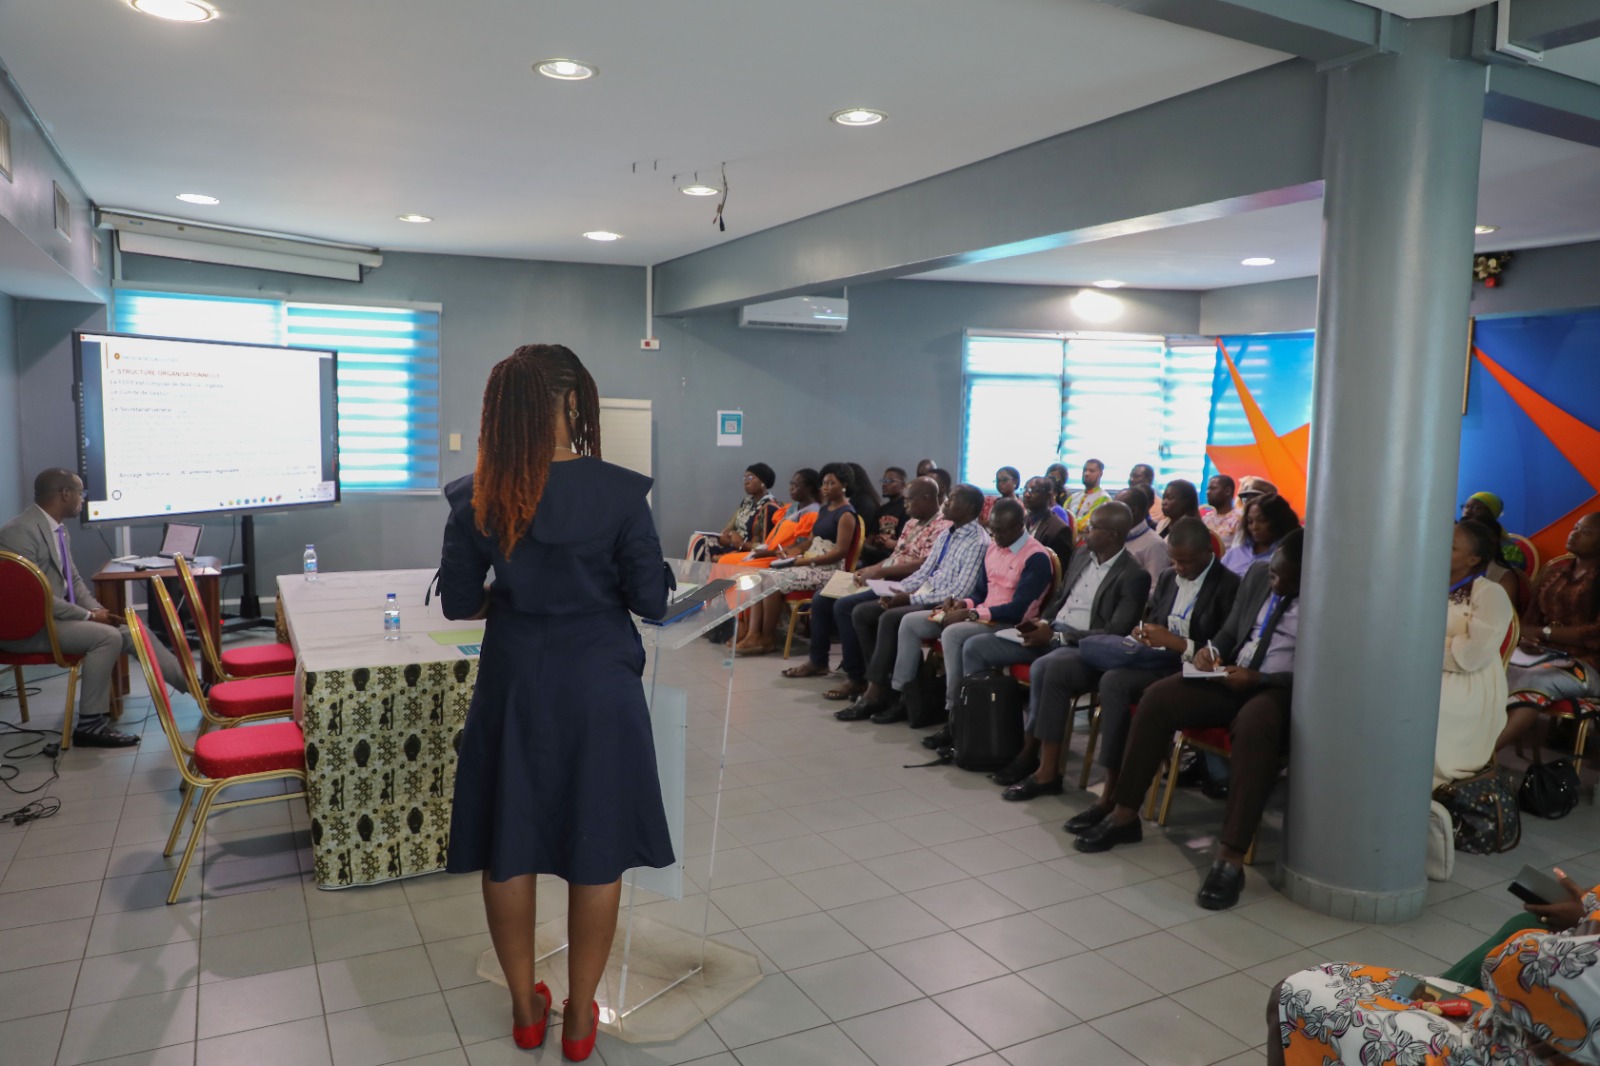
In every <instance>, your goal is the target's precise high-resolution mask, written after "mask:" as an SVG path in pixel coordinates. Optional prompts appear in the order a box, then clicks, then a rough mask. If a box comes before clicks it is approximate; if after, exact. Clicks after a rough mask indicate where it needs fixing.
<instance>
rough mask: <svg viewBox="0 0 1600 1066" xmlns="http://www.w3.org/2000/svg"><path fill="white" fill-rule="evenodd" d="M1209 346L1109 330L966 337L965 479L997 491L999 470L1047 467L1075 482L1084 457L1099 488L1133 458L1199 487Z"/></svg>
mask: <svg viewBox="0 0 1600 1066" xmlns="http://www.w3.org/2000/svg"><path fill="white" fill-rule="evenodd" d="M1215 361H1216V353H1215V350H1214V349H1210V348H1201V347H1198V346H1176V347H1170V348H1169V347H1168V346H1167V344H1166V342H1165V341H1164V340H1163V339H1162V338H1159V337H1136V336H1128V335H1116V334H1066V335H1062V334H1044V335H1040V334H1034V335H1025V334H1007V335H999V334H976V333H973V334H968V336H967V338H966V355H965V362H964V370H965V393H966V397H965V401H966V402H965V409H964V414H965V417H964V420H963V436H962V454H961V458H962V462H961V477H962V480H965V481H971V482H973V483H974V484H976V485H978V486H980V487H982V488H984V489H985V490H986V491H992V489H991V486H992V485H993V482H994V471H995V470H996V469H997V468H999V467H1001V466H1015V467H1017V468H1018V469H1019V470H1020V471H1021V472H1022V476H1023V477H1024V478H1027V477H1031V476H1033V475H1035V474H1042V473H1044V471H1045V468H1046V467H1048V466H1049V465H1050V464H1051V463H1054V462H1061V463H1064V464H1065V465H1066V467H1067V470H1068V474H1069V478H1070V479H1071V481H1073V482H1074V483H1076V481H1077V477H1078V471H1079V470H1081V469H1082V468H1083V464H1084V462H1085V461H1087V460H1089V459H1099V460H1100V461H1102V462H1104V463H1105V464H1106V479H1105V482H1106V485H1107V487H1108V488H1109V487H1112V486H1116V485H1122V484H1125V482H1126V477H1127V473H1128V471H1129V470H1130V469H1131V468H1132V467H1133V466H1134V464H1135V463H1149V464H1151V465H1152V466H1154V467H1155V468H1156V482H1157V484H1165V483H1166V482H1167V481H1169V480H1171V479H1172V478H1176V477H1182V478H1188V479H1189V480H1191V481H1194V482H1195V483H1196V485H1199V478H1200V476H1201V475H1202V473H1203V472H1204V468H1205V445H1206V433H1207V429H1208V425H1209V421H1210V414H1211V383H1212V371H1213V367H1214V365H1215Z"/></svg>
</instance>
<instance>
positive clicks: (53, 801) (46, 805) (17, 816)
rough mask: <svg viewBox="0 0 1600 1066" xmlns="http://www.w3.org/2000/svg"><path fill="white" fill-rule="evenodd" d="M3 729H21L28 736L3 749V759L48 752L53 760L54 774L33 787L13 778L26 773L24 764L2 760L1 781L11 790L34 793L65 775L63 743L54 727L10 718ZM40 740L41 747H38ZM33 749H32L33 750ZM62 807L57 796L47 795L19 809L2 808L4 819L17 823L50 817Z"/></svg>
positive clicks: (0, 724)
mask: <svg viewBox="0 0 1600 1066" xmlns="http://www.w3.org/2000/svg"><path fill="white" fill-rule="evenodd" d="M0 731H4V732H10V733H20V734H24V735H26V736H27V737H28V739H27V740H24V741H23V742H22V743H21V744H18V745H16V746H15V747H11V748H7V749H6V750H5V751H0V759H6V760H10V759H16V760H18V761H19V762H20V761H21V760H23V759H32V758H36V757H38V756H41V755H43V756H45V757H47V758H49V760H50V776H49V777H47V778H45V780H43V781H41V782H40V783H39V784H37V785H35V786H33V787H32V788H18V787H17V786H15V785H13V784H12V783H11V782H12V781H14V780H16V779H17V778H18V777H20V776H21V775H22V767H21V766H18V765H16V764H13V763H11V762H0V785H4V786H5V787H6V788H7V789H8V790H10V791H11V792H14V793H16V794H17V795H19V796H31V795H33V794H34V793H36V792H41V791H43V790H45V789H47V788H49V787H50V786H51V785H53V784H55V782H56V781H57V780H59V779H60V777H61V744H60V742H59V741H58V740H57V739H56V732H55V730H53V729H28V728H25V727H23V726H19V725H13V724H11V723H10V722H0ZM35 744H37V745H38V747H37V748H34V745H35ZM30 749H32V750H30ZM60 810H61V801H60V800H59V799H57V798H56V797H54V796H50V795H44V796H40V797H39V798H38V799H34V800H29V801H28V802H27V803H24V804H23V805H22V806H20V807H18V808H16V809H15V810H11V811H5V812H0V820H4V821H8V822H11V823H12V824H13V825H26V824H27V823H28V822H36V821H38V820H39V819H41V818H49V817H50V816H51V815H53V814H55V813H56V812H58V811H60Z"/></svg>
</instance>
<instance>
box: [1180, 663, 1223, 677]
mask: <svg viewBox="0 0 1600 1066" xmlns="http://www.w3.org/2000/svg"><path fill="white" fill-rule="evenodd" d="M1183 676H1184V677H1198V678H1202V679H1205V680H1210V681H1216V680H1218V679H1219V678H1224V677H1227V676H1228V672H1227V671H1226V670H1202V669H1200V668H1199V667H1198V666H1196V665H1195V664H1194V663H1184V664H1183Z"/></svg>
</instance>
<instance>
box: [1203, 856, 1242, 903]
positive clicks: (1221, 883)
mask: <svg viewBox="0 0 1600 1066" xmlns="http://www.w3.org/2000/svg"><path fill="white" fill-rule="evenodd" d="M1243 891H1244V867H1242V866H1230V865H1228V864H1227V863H1225V862H1223V861H1222V860H1221V859H1218V860H1217V861H1216V862H1214V863H1212V864H1211V870H1210V871H1209V872H1208V873H1207V874H1206V879H1205V881H1204V882H1203V883H1202V884H1201V885H1200V894H1199V895H1198V896H1196V897H1195V902H1196V903H1198V904H1200V906H1202V907H1204V908H1205V909H1206V910H1208V911H1225V910H1227V909H1228V908H1229V907H1231V906H1233V905H1234V904H1235V903H1238V902H1239V893H1240V892H1243Z"/></svg>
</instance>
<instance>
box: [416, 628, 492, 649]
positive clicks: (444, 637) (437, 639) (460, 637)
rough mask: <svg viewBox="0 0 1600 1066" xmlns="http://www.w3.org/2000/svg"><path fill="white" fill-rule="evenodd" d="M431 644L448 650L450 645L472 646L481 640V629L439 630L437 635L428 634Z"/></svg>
mask: <svg viewBox="0 0 1600 1066" xmlns="http://www.w3.org/2000/svg"><path fill="white" fill-rule="evenodd" d="M428 636H430V637H432V638H433V642H434V643H435V644H438V645H440V646H442V647H446V648H448V647H449V646H450V645H452V644H474V643H479V642H481V641H482V640H483V630H482V629H441V630H440V631H439V632H437V633H429V634H428Z"/></svg>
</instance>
